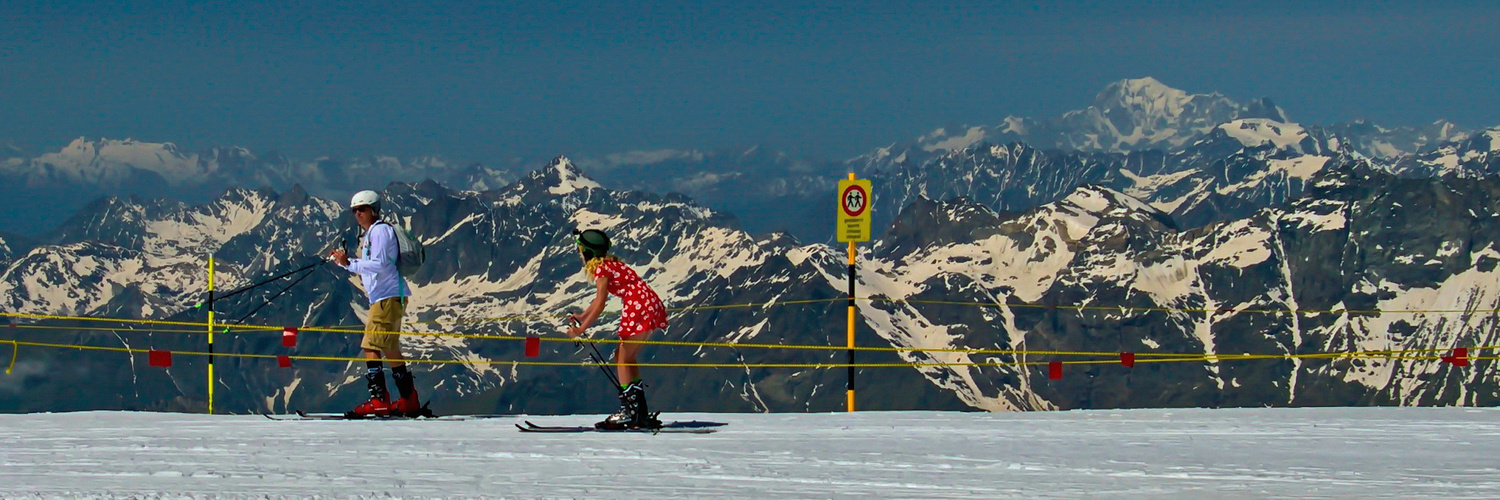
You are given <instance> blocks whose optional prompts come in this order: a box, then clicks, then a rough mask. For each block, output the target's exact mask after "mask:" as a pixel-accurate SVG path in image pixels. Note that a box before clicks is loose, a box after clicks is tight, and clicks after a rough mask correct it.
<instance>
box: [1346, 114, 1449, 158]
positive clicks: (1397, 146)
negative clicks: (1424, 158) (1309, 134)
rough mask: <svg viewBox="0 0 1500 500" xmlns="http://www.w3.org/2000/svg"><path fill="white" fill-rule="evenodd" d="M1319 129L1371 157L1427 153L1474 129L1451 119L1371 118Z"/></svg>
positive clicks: (1353, 149) (1351, 148) (1393, 156)
mask: <svg viewBox="0 0 1500 500" xmlns="http://www.w3.org/2000/svg"><path fill="white" fill-rule="evenodd" d="M1317 128H1319V129H1321V130H1319V131H1317V132H1316V133H1319V134H1322V135H1326V136H1328V137H1338V138H1342V139H1343V140H1345V141H1347V142H1349V145H1348V148H1349V149H1350V150H1352V151H1355V152H1358V153H1359V154H1361V155H1364V156H1365V157H1368V158H1395V157H1400V156H1404V155H1411V154H1419V153H1425V152H1428V151H1429V150H1431V149H1432V148H1433V147H1434V146H1437V145H1439V144H1443V143H1450V142H1459V141H1463V140H1465V139H1468V138H1469V134H1470V132H1469V131H1467V130H1464V129H1462V128H1460V127H1459V126H1458V125H1455V124H1453V123H1452V122H1449V121H1447V120H1438V121H1435V122H1433V123H1430V124H1427V125H1424V126H1420V127H1412V126H1401V127H1395V128H1385V127H1382V126H1380V125H1376V124H1374V123H1371V122H1369V121H1368V120H1355V121H1352V122H1348V123H1340V124H1334V125H1328V126H1324V127H1317Z"/></svg>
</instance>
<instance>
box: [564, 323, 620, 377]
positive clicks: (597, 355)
mask: <svg viewBox="0 0 1500 500" xmlns="http://www.w3.org/2000/svg"><path fill="white" fill-rule="evenodd" d="M569 313H570V314H576V313H575V312H573V311H569ZM568 322H569V324H571V325H574V326H577V325H579V324H580V323H579V322H578V320H577V319H573V318H568ZM575 342H577V341H575ZM582 343H585V344H588V345H589V349H593V351H594V352H592V353H589V360H591V361H593V362H594V366H597V367H599V371H601V372H604V378H606V379H609V382H610V383H611V384H614V388H615V392H620V391H622V390H623V389H620V378H619V377H616V376H615V374H614V373H611V372H610V371H609V368H606V366H607V365H608V364H607V363H605V361H604V354H603V353H601V352H599V347H598V346H595V345H594V343H593V342H582Z"/></svg>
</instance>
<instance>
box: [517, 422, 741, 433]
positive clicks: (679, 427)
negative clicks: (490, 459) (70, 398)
mask: <svg viewBox="0 0 1500 500" xmlns="http://www.w3.org/2000/svg"><path fill="white" fill-rule="evenodd" d="M525 422H526V425H524V426H523V425H521V424H516V428H518V429H520V430H521V431H522V432H650V433H661V432H668V433H684V434H711V433H713V432H716V431H718V429H714V427H721V426H725V425H729V424H727V423H725V422H704V421H699V420H690V421H686V422H667V423H665V424H662V426H661V427H657V428H635V429H599V428H596V427H594V426H582V425H579V426H570V425H563V426H556V425H537V424H535V423H532V422H531V421H530V420H527V421H525Z"/></svg>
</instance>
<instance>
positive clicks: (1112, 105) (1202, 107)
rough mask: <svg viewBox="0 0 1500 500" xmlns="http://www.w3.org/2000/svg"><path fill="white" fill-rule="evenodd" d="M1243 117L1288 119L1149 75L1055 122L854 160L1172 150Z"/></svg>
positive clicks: (1017, 122)
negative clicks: (1021, 151)
mask: <svg viewBox="0 0 1500 500" xmlns="http://www.w3.org/2000/svg"><path fill="white" fill-rule="evenodd" d="M1243 118H1263V119H1269V120H1274V121H1279V122H1287V121H1290V120H1289V119H1288V118H1287V115H1286V112H1285V111H1283V110H1282V109H1281V108H1279V107H1277V106H1276V105H1275V104H1274V103H1272V102H1271V101H1270V100H1269V99H1265V98H1262V99H1258V100H1254V101H1251V102H1248V103H1239V102H1236V101H1234V100H1232V99H1230V98H1228V97H1225V96H1223V95H1220V94H1218V93H1211V94H1189V93H1187V92H1185V91H1182V90H1178V89H1175V88H1172V87H1168V86H1167V85H1165V84H1163V83H1161V82H1160V81H1157V80H1156V79H1155V78H1150V77H1146V78H1139V79H1128V80H1120V81H1117V82H1114V83H1111V84H1109V85H1108V86H1106V87H1105V88H1104V90H1101V91H1100V92H1099V94H1098V95H1095V96H1094V100H1093V102H1092V103H1091V104H1090V105H1089V106H1088V107H1086V108H1084V109H1080V110H1074V111H1069V112H1067V113H1063V114H1062V115H1061V116H1058V117H1055V118H1040V119H1039V118H1026V117H1016V116H1009V117H1006V118H1005V119H1004V120H1002V121H1001V122H1000V124H998V125H993V126H983V125H980V126H960V127H944V128H940V129H936V130H934V131H932V132H930V133H928V134H926V135H923V136H921V137H918V138H917V140H916V141H915V142H914V143H912V144H909V145H896V146H891V147H887V148H882V149H879V150H877V151H876V152H874V153H872V154H870V155H867V156H865V157H862V158H861V159H859V161H860V162H864V163H870V162H881V161H888V162H892V163H903V162H912V161H918V162H919V161H921V160H923V159H925V158H928V157H930V156H931V155H934V154H944V153H951V152H954V151H958V150H962V149H966V148H969V147H971V146H974V145H976V144H979V143H981V142H988V143H993V144H1004V143H1010V142H1024V143H1026V144H1029V145H1031V146H1034V147H1037V148H1040V149H1059V150H1064V151H1079V152H1131V151H1143V150H1148V149H1158V150H1166V151H1172V150H1177V149H1181V148H1182V147H1185V146H1187V145H1189V144H1191V143H1192V142H1193V141H1196V140H1198V139H1199V138H1200V137H1202V136H1203V135H1204V134H1207V133H1208V132H1209V131H1210V130H1212V129H1213V128H1214V127H1215V126H1218V125H1219V124H1222V123H1225V122H1228V121H1231V120H1237V119H1243Z"/></svg>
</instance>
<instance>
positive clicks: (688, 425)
mask: <svg viewBox="0 0 1500 500" xmlns="http://www.w3.org/2000/svg"><path fill="white" fill-rule="evenodd" d="M523 422H526V426H527V427H530V428H532V429H573V428H577V427H578V426H572V425H565V426H549V425H537V424H534V423H532V422H531V421H530V420H524V421H523ZM726 425H729V424H728V423H727V422H705V421H702V420H687V421H673V422H666V423H663V424H661V428H662V429H702V428H707V427H723V426H726ZM590 428H592V427H590Z"/></svg>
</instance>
